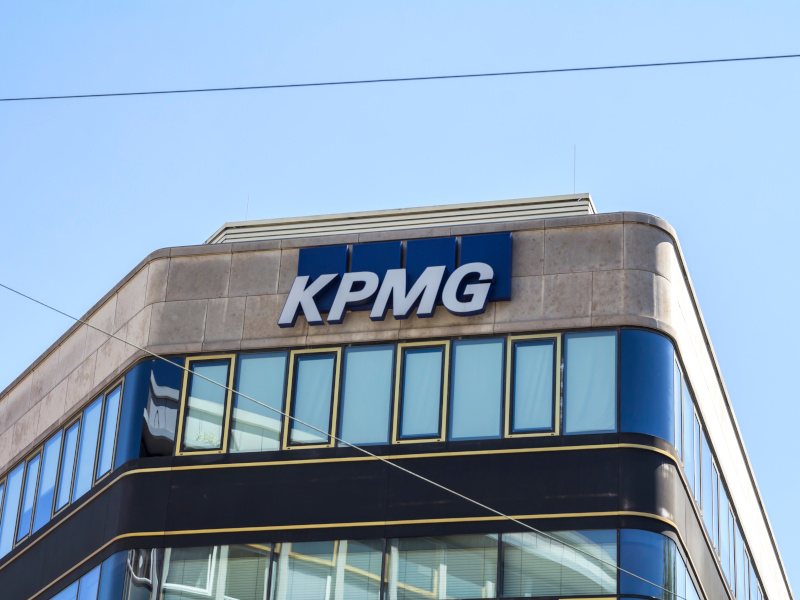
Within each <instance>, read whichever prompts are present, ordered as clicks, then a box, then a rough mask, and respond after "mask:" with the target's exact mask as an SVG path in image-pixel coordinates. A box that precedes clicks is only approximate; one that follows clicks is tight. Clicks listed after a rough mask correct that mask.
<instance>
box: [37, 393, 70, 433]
mask: <svg viewBox="0 0 800 600" xmlns="http://www.w3.org/2000/svg"><path fill="white" fill-rule="evenodd" d="M67 384H68V382H67V381H62V382H61V383H59V384H58V385H57V386H56V387H54V388H53V389H52V390H50V393H49V394H47V395H46V396H45V397H44V398H43V399H42V401H41V402H40V409H39V426H38V430H37V432H36V435H37V436H39V435H41V434H42V433H44V432H45V431H47V430H48V429H49V428H50V427H52V426H54V425H55V424H56V423H60V422H62V420H63V419H64V416H65V413H66V410H67V408H66V406H67V405H66V402H67Z"/></svg>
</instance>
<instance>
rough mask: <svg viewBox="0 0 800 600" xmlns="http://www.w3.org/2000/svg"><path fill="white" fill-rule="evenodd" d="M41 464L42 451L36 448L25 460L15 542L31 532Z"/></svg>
mask: <svg viewBox="0 0 800 600" xmlns="http://www.w3.org/2000/svg"><path fill="white" fill-rule="evenodd" d="M41 464H42V453H41V450H38V451H37V452H36V454H34V455H33V456H32V457H31V458H29V459H28V460H27V462H26V465H25V482H24V484H23V488H22V490H23V491H22V502H21V504H20V509H19V522H18V523H17V535H16V538H15V543H18V542H20V541H22V540H23V539H25V538H26V537H28V534H29V533H30V532H31V522H32V520H33V509H34V503H35V502H36V491H37V486H38V483H39V467H40V466H41Z"/></svg>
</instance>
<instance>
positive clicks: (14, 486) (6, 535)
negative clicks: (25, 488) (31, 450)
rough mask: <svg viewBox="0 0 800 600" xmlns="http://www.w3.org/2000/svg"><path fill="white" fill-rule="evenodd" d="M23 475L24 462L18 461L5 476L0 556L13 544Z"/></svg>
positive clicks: (0, 530)
mask: <svg viewBox="0 0 800 600" xmlns="http://www.w3.org/2000/svg"><path fill="white" fill-rule="evenodd" d="M24 476H25V463H19V464H18V465H17V466H16V467H14V469H13V470H12V471H11V472H10V473H9V474H8V477H6V484H5V488H6V494H5V499H4V502H3V516H2V521H0V556H5V555H6V554H8V552H9V551H10V550H11V548H12V547H13V546H14V532H15V530H16V528H17V514H18V513H17V511H18V510H19V499H20V496H21V495H22V480H23V478H24Z"/></svg>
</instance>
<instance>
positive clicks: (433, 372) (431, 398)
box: [394, 342, 449, 441]
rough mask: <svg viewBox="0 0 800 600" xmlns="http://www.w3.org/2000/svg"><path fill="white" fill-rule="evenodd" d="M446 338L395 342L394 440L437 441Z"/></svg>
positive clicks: (444, 382)
mask: <svg viewBox="0 0 800 600" xmlns="http://www.w3.org/2000/svg"><path fill="white" fill-rule="evenodd" d="M448 354H449V346H448V344H447V342H418V343H411V344H399V345H398V362H399V368H398V369H397V384H396V388H398V394H397V395H398V404H399V406H398V408H397V409H396V411H395V421H396V422H395V427H394V431H395V433H394V439H395V441H420V440H428V441H441V440H442V438H443V435H442V421H443V417H444V415H443V413H444V412H445V410H446V409H445V408H444V407H445V406H446V405H447V398H446V397H445V396H446V393H447V369H446V368H445V367H446V365H447V359H448Z"/></svg>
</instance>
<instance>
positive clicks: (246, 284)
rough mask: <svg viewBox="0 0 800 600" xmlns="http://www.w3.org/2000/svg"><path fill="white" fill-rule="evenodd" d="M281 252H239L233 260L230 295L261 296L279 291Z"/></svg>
mask: <svg viewBox="0 0 800 600" xmlns="http://www.w3.org/2000/svg"><path fill="white" fill-rule="evenodd" d="M280 263H281V252H280V250H272V251H269V252H237V253H235V254H234V255H233V257H232V261H231V283H230V290H229V295H230V296H259V295H262V294H275V293H277V291H278V274H279V271H280Z"/></svg>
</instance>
